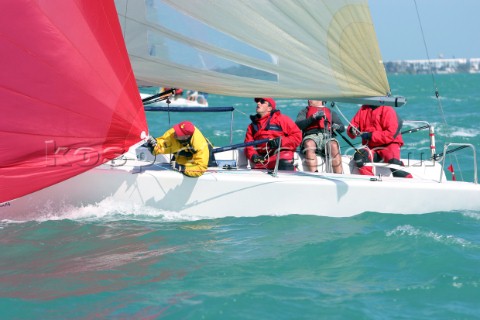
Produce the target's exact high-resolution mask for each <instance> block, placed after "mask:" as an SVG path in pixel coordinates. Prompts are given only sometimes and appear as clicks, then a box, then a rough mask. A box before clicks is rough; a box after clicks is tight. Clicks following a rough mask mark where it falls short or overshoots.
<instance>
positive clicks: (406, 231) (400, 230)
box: [386, 225, 472, 247]
mask: <svg viewBox="0 0 480 320" xmlns="http://www.w3.org/2000/svg"><path fill="white" fill-rule="evenodd" d="M386 234H387V237H391V236H412V237H417V238H427V239H432V240H434V241H437V242H440V243H443V244H447V245H460V246H462V247H467V246H471V245H472V243H471V242H470V241H468V240H465V239H463V238H459V237H456V236H453V235H442V234H439V233H436V232H433V231H424V230H421V229H418V228H415V227H413V226H411V225H402V226H398V227H396V228H395V229H393V230H391V231H388V232H387V233H386Z"/></svg>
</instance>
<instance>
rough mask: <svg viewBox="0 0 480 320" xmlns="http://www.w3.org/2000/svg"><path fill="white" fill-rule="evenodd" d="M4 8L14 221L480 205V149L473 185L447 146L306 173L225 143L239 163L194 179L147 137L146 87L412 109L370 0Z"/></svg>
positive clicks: (5, 161) (2, 212) (121, 1)
mask: <svg viewBox="0 0 480 320" xmlns="http://www.w3.org/2000/svg"><path fill="white" fill-rule="evenodd" d="M0 9H1V10H0V17H1V19H0V21H1V22H0V33H1V35H2V36H1V37H0V45H1V47H2V54H3V59H2V73H1V75H0V79H1V81H0V83H1V85H0V88H1V89H0V99H1V101H2V110H3V111H4V112H3V114H4V116H3V117H2V119H1V120H0V134H1V139H0V150H1V151H2V152H1V153H0V179H1V180H0V219H11V220H27V219H35V218H38V217H39V216H44V215H45V214H46V213H47V214H48V213H52V212H62V210H63V209H65V208H68V207H71V206H75V207H80V206H85V205H91V204H96V203H99V202H101V201H104V200H107V199H111V200H113V201H115V202H118V203H126V204H130V205H133V206H135V205H141V206H146V207H152V208H157V209H160V210H164V211H165V212H175V213H178V214H181V215H185V216H189V217H209V218H212V217H225V216H258V215H287V214H309V215H324V216H333V217H345V216H352V215H355V214H359V213H362V212H365V211H373V212H382V213H400V214H419V213H429V212H434V211H449V210H480V197H479V196H478V195H479V194H480V186H479V185H478V183H477V178H476V159H475V166H474V167H475V173H474V181H472V182H463V181H447V179H446V175H445V172H444V163H440V161H437V160H438V159H437V158H435V157H432V158H431V159H418V160H417V161H412V159H409V162H408V163H407V166H406V167H405V168H404V170H406V171H408V172H410V173H412V175H413V176H414V178H413V179H402V178H394V177H392V176H391V174H390V170H388V166H383V167H382V166H378V167H377V168H376V170H377V171H376V176H374V177H371V176H361V175H358V174H356V172H355V169H354V167H353V166H352V159H351V156H348V155H344V156H343V157H342V159H343V160H342V161H343V169H344V174H333V173H329V172H328V170H327V169H325V168H322V169H321V170H320V171H322V170H323V172H320V173H308V172H304V171H303V160H304V159H303V158H302V155H301V154H297V155H296V157H295V162H296V166H297V168H298V170H297V171H292V172H286V171H278V170H274V171H273V172H269V171H267V170H252V169H250V168H249V162H248V161H247V159H246V158H245V156H244V154H243V151H242V149H241V148H237V147H235V146H234V145H232V146H230V148H229V147H228V146H227V147H226V148H224V149H222V150H223V151H219V152H218V153H216V158H217V160H218V161H217V162H218V163H225V161H227V163H230V164H231V165H219V166H218V167H213V168H209V170H208V171H207V172H206V173H205V174H204V175H203V176H201V177H199V178H190V177H186V176H184V175H182V174H180V173H178V172H176V171H172V170H171V169H170V165H169V159H170V158H169V155H164V156H157V157H156V158H153V157H152V156H151V154H149V152H148V150H147V149H146V148H145V147H143V142H144V141H143V139H145V137H146V136H147V135H148V127H147V123H146V119H145V111H144V108H143V105H142V103H141V100H140V96H139V92H138V88H137V86H142V85H157V86H159V85H164V84H168V85H169V86H171V87H174V88H175V87H177V88H196V89H197V90H199V91H205V92H209V93H214V94H220V95H232V96H242V97H257V96H273V97H277V98H301V99H307V98H318V99H322V100H328V101H337V102H351V103H358V104H371V105H391V106H395V107H398V106H401V105H402V104H404V103H405V101H406V100H405V99H404V98H402V97H393V96H391V94H390V88H389V84H388V80H387V77H386V73H385V69H384V67H383V64H382V59H381V54H380V50H379V47H378V44H377V40H376V36H375V31H374V28H373V24H372V21H371V17H370V12H369V8H368V3H367V1H366V0H311V1H297V0H292V1H260V2H259V1H256V0H242V1H228V0H218V1H214V2H206V1H190V0H163V1H160V0H146V1H127V0H118V1H115V2H113V1H107V0H105V1H87V0H72V1H60V2H58V1H56V2H55V3H52V2H49V1H37V0H24V1H8V2H5V3H2V4H0ZM206 109H210V108H206ZM431 130H432V132H433V129H431ZM447 147H448V146H446V147H445V150H446V148H447ZM470 147H472V150H473V152H475V149H474V147H473V146H470ZM222 160H223V162H222ZM392 194H394V195H395V196H394V197H392ZM320 196H321V198H322V205H321V206H320V205H313V204H312V199H318V198H319V197H320ZM266 199H269V200H268V201H267V200H266ZM404 199H408V201H405V200H404Z"/></svg>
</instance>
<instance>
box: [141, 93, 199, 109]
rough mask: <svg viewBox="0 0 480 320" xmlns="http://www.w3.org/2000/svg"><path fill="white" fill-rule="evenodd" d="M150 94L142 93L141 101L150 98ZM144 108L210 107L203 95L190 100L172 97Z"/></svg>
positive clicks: (197, 95)
mask: <svg viewBox="0 0 480 320" xmlns="http://www.w3.org/2000/svg"><path fill="white" fill-rule="evenodd" d="M150 96H151V95H150V94H146V93H140V97H141V99H142V100H143V99H145V98H148V97H150ZM144 106H146V107H147V106H148V108H155V107H167V106H170V107H208V101H207V99H206V98H205V96H204V95H202V94H198V93H197V94H196V95H191V96H190V97H189V98H183V97H181V96H180V97H175V96H173V97H171V98H168V99H165V100H161V101H156V102H153V103H144Z"/></svg>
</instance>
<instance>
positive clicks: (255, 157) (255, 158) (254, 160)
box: [252, 154, 265, 163]
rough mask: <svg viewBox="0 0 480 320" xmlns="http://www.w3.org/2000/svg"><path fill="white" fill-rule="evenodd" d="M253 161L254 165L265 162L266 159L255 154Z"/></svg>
mask: <svg viewBox="0 0 480 320" xmlns="http://www.w3.org/2000/svg"><path fill="white" fill-rule="evenodd" d="M252 161H253V162H254V163H259V162H263V161H265V159H264V158H263V157H262V156H260V155H258V154H254V155H253V156H252Z"/></svg>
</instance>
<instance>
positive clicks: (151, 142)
mask: <svg viewBox="0 0 480 320" xmlns="http://www.w3.org/2000/svg"><path fill="white" fill-rule="evenodd" d="M156 146H157V139H155V138H154V137H152V136H148V137H147V142H146V147H147V148H148V150H149V151H150V153H152V154H153V150H154V149H155V147H156Z"/></svg>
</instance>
